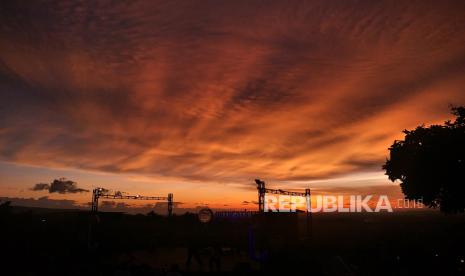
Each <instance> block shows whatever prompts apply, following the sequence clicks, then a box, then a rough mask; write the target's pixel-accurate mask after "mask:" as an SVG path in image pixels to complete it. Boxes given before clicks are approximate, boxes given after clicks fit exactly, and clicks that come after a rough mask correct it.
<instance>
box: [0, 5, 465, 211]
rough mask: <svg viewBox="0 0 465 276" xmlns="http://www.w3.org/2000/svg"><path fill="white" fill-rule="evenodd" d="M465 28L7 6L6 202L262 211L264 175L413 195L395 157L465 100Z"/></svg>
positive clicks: (318, 10) (351, 9) (416, 19)
mask: <svg viewBox="0 0 465 276" xmlns="http://www.w3.org/2000/svg"><path fill="white" fill-rule="evenodd" d="M464 15H465V2H464V1H371V0H370V1H368V0H367V1H347V0H344V1H342V0H341V1H271V0H270V1H252V0H247V1H237V0H231V1H217V0H212V1H116V2H114V1H89V3H84V2H76V3H74V4H71V3H69V2H68V1H36V2H29V1H24V2H22V3H16V1H2V3H0V91H1V92H0V197H9V198H16V199H20V198H24V199H25V198H31V197H32V198H35V199H37V198H40V197H44V196H47V198H42V199H41V200H42V201H43V202H44V204H51V205H53V204H54V200H56V201H55V203H57V202H58V203H57V204H59V201H58V200H63V199H66V200H72V201H73V202H71V203H73V204H74V203H75V204H86V203H87V202H89V201H90V199H91V195H90V193H73V194H56V193H48V192H47V191H32V190H31V188H32V187H33V186H34V184H36V183H50V182H51V181H53V179H55V178H59V177H66V178H68V179H71V180H73V181H76V182H77V184H78V186H79V187H80V188H83V189H89V190H91V189H92V188H93V187H97V186H103V187H105V188H110V189H115V190H121V191H126V192H129V193H133V194H143V195H166V194H167V193H169V192H172V193H174V197H175V201H179V202H182V203H183V204H182V205H181V206H183V207H185V208H189V207H195V206H199V205H205V204H209V205H210V206H213V207H225V208H250V209H253V208H256V206H255V205H254V204H253V203H252V201H255V200H256V189H255V184H254V183H253V180H254V179H255V178H261V179H264V180H265V181H266V182H267V184H268V186H269V187H277V188H281V189H304V188H306V187H310V188H311V189H312V191H314V192H315V193H331V194H345V193H355V194H360V193H361V194H367V193H368V194H370V193H372V194H388V195H391V196H393V197H401V196H402V195H401V193H400V189H399V187H398V184H395V183H391V182H389V181H388V179H387V177H386V176H385V175H384V172H383V170H382V169H381V166H382V164H383V163H384V161H385V160H386V157H388V154H389V153H388V150H387V149H388V147H389V146H390V145H391V144H392V142H393V141H394V140H395V139H401V138H402V137H403V136H402V133H401V131H402V130H403V129H411V128H414V127H415V126H417V125H421V124H426V125H428V124H432V123H441V122H443V121H445V120H447V119H450V118H451V116H450V114H449V107H450V105H464V104H465V16H464ZM29 201H30V200H29ZM74 201H75V202H74ZM63 202H65V201H63ZM66 202H68V201H66ZM68 203H69V202H68ZM145 203H146V202H144V204H145ZM134 204H135V203H134Z"/></svg>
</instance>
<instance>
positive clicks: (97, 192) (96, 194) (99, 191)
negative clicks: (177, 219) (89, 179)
mask: <svg viewBox="0 0 465 276" xmlns="http://www.w3.org/2000/svg"><path fill="white" fill-rule="evenodd" d="M99 198H108V199H134V200H160V201H166V202H167V203H168V216H172V215H173V194H172V193H169V194H168V196H142V195H125V194H124V193H123V192H120V191H115V192H110V191H109V190H107V189H105V188H95V189H94V190H93V191H92V212H98V200H99Z"/></svg>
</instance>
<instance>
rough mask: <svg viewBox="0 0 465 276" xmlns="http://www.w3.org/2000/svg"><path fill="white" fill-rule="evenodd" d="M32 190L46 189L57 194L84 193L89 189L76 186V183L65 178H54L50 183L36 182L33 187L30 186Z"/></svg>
mask: <svg viewBox="0 0 465 276" xmlns="http://www.w3.org/2000/svg"><path fill="white" fill-rule="evenodd" d="M31 190H32V191H42V190H47V191H48V192H49V193H59V194H67V193H71V194H74V193H84V192H89V190H86V189H82V188H78V187H77V183H76V182H74V181H71V180H67V179H65V178H60V179H55V180H53V182H52V183H50V184H46V183H38V184H35V185H34V187H32V188H31Z"/></svg>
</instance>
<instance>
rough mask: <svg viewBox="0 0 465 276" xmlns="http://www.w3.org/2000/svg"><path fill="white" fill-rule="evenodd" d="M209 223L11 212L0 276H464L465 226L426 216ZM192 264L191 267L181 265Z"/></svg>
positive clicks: (275, 217)
mask: <svg viewBox="0 0 465 276" xmlns="http://www.w3.org/2000/svg"><path fill="white" fill-rule="evenodd" d="M312 225H313V227H312V233H311V238H308V236H307V231H306V224H305V215H304V214H300V215H299V218H297V215H296V214H291V215H289V214H288V215H279V214H269V215H268V216H266V217H254V218H252V219H250V218H249V219H223V220H220V219H214V220H213V221H212V222H211V223H210V224H202V223H200V222H199V221H198V219H197V216H196V215H195V214H186V215H182V216H174V217H172V218H167V217H162V216H145V215H126V214H121V213H100V214H99V215H98V216H96V215H94V214H91V213H89V212H84V211H69V210H68V211H65V210H62V211H59V210H47V209H30V208H19V207H13V208H10V210H8V211H5V210H3V211H2V212H1V215H0V227H1V230H0V231H1V235H0V242H1V252H2V257H1V263H2V264H1V267H0V274H1V275H199V274H202V273H205V274H212V275H213V274H221V275H270V274H271V273H273V274H277V273H279V274H281V275H289V274H290V273H292V272H295V273H298V272H300V273H299V275H465V270H464V269H465V263H464V259H465V216H464V215H463V214H460V215H443V214H440V213H438V212H432V211H415V212H413V211H412V212H405V211H404V212H394V213H361V214H356V213H351V214H336V213H331V214H328V213H326V214H314V215H313V220H312ZM189 255H190V259H191V261H190V265H188V264H187V263H188V259H189Z"/></svg>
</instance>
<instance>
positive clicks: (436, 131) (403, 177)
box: [383, 107, 465, 213]
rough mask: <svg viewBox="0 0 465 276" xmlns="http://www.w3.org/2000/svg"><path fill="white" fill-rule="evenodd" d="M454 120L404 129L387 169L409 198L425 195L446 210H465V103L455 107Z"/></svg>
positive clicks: (430, 203)
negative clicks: (402, 137) (463, 105)
mask: <svg viewBox="0 0 465 276" xmlns="http://www.w3.org/2000/svg"><path fill="white" fill-rule="evenodd" d="M451 110H452V114H453V115H455V120H454V121H446V122H445V123H444V125H431V126H428V127H425V126H423V125H422V126H418V127H417V128H416V129H414V130H404V131H403V132H404V134H405V137H404V139H403V140H400V141H397V140H396V141H394V143H393V144H392V146H391V147H390V148H389V151H390V158H389V159H387V160H386V163H385V164H384V166H383V169H384V170H385V171H386V175H388V176H389V179H390V180H391V181H393V182H394V181H396V180H399V181H400V182H401V184H400V186H401V189H402V192H403V193H404V195H405V197H406V199H410V200H413V199H422V200H423V203H424V204H425V205H426V206H429V207H434V208H436V207H438V208H440V210H441V211H443V212H446V213H457V212H463V211H464V210H465V107H453V108H452V109H451Z"/></svg>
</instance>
